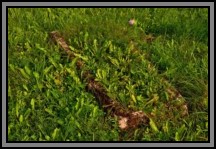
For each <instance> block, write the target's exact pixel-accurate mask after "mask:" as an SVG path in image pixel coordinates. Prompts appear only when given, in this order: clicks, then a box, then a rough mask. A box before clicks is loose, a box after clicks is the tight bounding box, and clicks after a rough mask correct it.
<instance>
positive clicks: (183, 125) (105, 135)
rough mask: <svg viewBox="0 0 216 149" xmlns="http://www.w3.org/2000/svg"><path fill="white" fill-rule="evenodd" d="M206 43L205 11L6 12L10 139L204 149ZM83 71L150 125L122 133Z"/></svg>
mask: <svg viewBox="0 0 216 149" xmlns="http://www.w3.org/2000/svg"><path fill="white" fill-rule="evenodd" d="M130 19H134V20H135V23H134V24H133V25H130V24H129V20H130ZM54 30H57V31H59V32H60V33H61V35H62V36H63V37H64V39H65V40H66V42H67V43H68V45H69V47H70V50H71V51H72V52H74V53H76V56H77V57H78V58H79V59H81V60H82V61H83V62H84V63H85V67H84V68H83V69H82V70H78V69H76V65H75V63H76V61H77V58H75V59H72V60H71V59H69V58H68V56H67V55H66V54H65V52H64V51H63V50H62V49H61V48H60V46H59V45H57V44H55V43H54V42H53V41H52V40H51V39H50V36H49V33H50V32H51V31H54ZM208 40H209V39H208V9H207V8H8V98H7V100H8V140H9V141H207V140H208V139H209V138H208V133H209V132H208V127H209V126H208V110H209V109H208ZM86 70H89V71H90V72H91V73H92V74H93V75H94V76H95V78H96V80H97V81H98V82H100V83H101V84H102V85H103V87H104V88H105V89H106V91H107V94H108V96H109V97H111V98H112V99H114V100H115V101H117V102H119V103H120V104H121V105H122V106H123V107H127V108H130V109H134V110H137V111H143V112H145V113H146V114H148V115H149V116H150V117H151V121H150V124H149V125H147V126H146V125H141V126H139V127H137V128H135V129H129V130H121V129H120V128H119V125H118V120H117V118H116V117H113V116H111V115H110V114H109V113H106V112H104V111H103V109H102V108H101V107H100V106H99V105H98V102H97V100H96V97H95V96H94V95H93V94H91V93H90V92H88V91H87V90H86V81H85V80H83V79H82V77H81V76H82V73H83V72H85V71H86ZM173 90H175V91H177V92H178V94H179V95H178V96H177V95H176V94H175V93H174V91H173ZM179 97H180V99H179ZM185 113H186V114H185Z"/></svg>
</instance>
